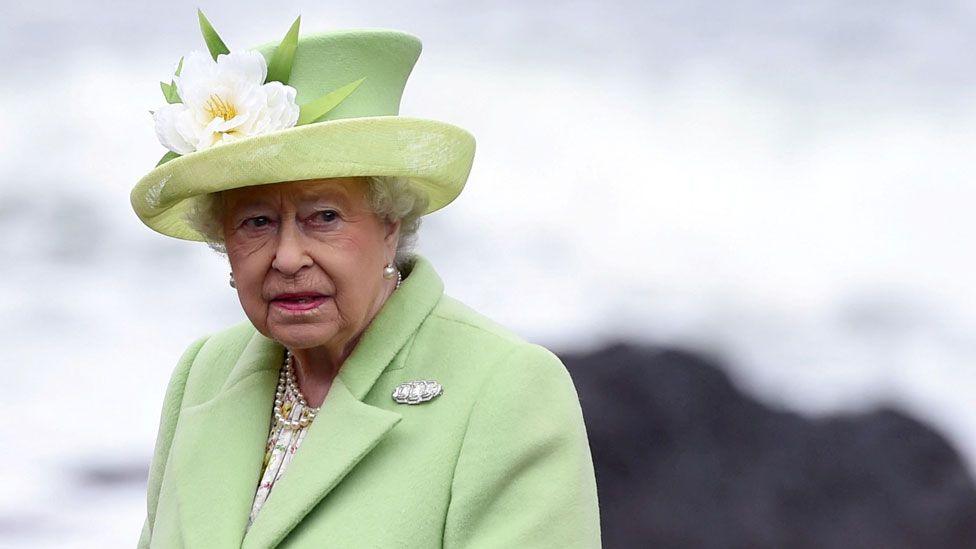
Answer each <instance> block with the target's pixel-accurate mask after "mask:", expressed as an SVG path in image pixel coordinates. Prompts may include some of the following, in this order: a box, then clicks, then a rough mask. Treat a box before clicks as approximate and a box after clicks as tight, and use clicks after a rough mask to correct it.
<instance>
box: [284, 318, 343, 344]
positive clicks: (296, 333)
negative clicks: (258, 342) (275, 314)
mask: <svg viewBox="0 0 976 549" xmlns="http://www.w3.org/2000/svg"><path fill="white" fill-rule="evenodd" d="M268 332H269V333H270V335H271V338H273V339H274V340H275V341H278V342H279V343H281V344H282V345H284V346H286V347H289V348H292V349H308V348H310V347H319V346H322V345H325V344H327V343H328V342H329V341H330V340H331V339H332V338H333V337H334V336H335V334H336V326H335V323H334V322H323V321H319V322H294V321H291V322H269V324H268Z"/></svg>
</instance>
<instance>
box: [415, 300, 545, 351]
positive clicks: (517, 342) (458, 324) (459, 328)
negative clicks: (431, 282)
mask: <svg viewBox="0 0 976 549" xmlns="http://www.w3.org/2000/svg"><path fill="white" fill-rule="evenodd" d="M430 317H431V319H432V321H433V323H434V324H436V325H437V327H438V328H439V329H441V330H450V331H452V332H454V336H455V337H458V338H461V339H462V340H470V341H468V342H469V343H474V342H478V343H485V344H491V345H493V346H497V347H500V348H506V349H512V348H514V347H518V346H521V345H527V344H528V343H527V342H526V341H525V339H524V338H522V337H521V336H519V335H518V334H516V333H515V332H513V331H512V330H510V329H509V328H507V327H505V326H503V325H501V324H499V323H498V322H496V321H494V320H492V319H491V318H488V317H487V316H485V315H483V314H481V313H479V312H478V311H476V310H474V309H472V308H471V307H469V306H468V305H466V304H464V303H462V302H461V301H459V300H457V299H455V298H453V297H451V296H449V295H447V294H444V295H442V296H441V299H440V300H439V301H438V302H437V305H436V306H434V309H433V310H432V311H431V313H430Z"/></svg>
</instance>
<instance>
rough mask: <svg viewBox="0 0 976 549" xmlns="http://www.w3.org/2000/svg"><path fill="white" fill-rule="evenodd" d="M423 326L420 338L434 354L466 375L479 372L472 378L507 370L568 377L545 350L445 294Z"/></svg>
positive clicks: (556, 360)
mask: <svg viewBox="0 0 976 549" xmlns="http://www.w3.org/2000/svg"><path fill="white" fill-rule="evenodd" d="M425 324H426V326H425V331H426V332H427V334H425V337H424V336H421V337H422V339H423V340H424V341H426V342H432V343H431V345H432V346H434V347H437V349H438V352H440V353H442V354H444V355H446V356H451V357H455V358H456V360H454V361H452V364H453V367H454V368H457V369H463V370H468V371H467V373H468V374H471V373H475V372H472V371H471V370H480V371H479V372H477V374H478V375H476V376H475V377H479V378H481V377H484V376H485V375H487V374H489V373H491V372H497V371H507V370H510V369H518V370H521V371H522V372H523V373H524V372H526V371H534V372H535V373H537V374H542V375H554V376H557V377H562V376H567V375H568V372H567V371H566V367H565V366H564V365H563V363H562V361H561V360H560V359H559V358H558V357H556V355H555V354H553V353H552V352H551V351H549V349H547V348H545V347H543V346H542V345H538V344H535V343H531V342H529V341H527V340H526V339H525V338H523V337H522V336H520V335H518V334H516V333H515V332H513V331H512V330H511V329H509V328H507V327H505V326H503V325H502V324H500V323H498V322H496V321H495V320H493V319H491V318H489V317H487V316H485V315H484V314H482V313H480V312H478V311H476V310H474V309H472V308H471V307H469V306H468V305H466V304H464V303H462V302H461V301H459V300H457V299H455V298H453V297H451V296H448V295H446V294H445V295H443V296H442V297H441V299H440V301H439V302H438V303H437V305H436V306H435V307H434V309H433V310H432V311H431V314H430V317H429V318H428V320H427V322H426V323H425Z"/></svg>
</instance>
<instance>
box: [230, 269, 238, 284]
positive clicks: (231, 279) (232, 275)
mask: <svg viewBox="0 0 976 549" xmlns="http://www.w3.org/2000/svg"><path fill="white" fill-rule="evenodd" d="M230 287H231V288H236V287H237V282H235V281H234V271H231V272H230Z"/></svg>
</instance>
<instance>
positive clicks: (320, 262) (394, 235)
mask: <svg viewBox="0 0 976 549" xmlns="http://www.w3.org/2000/svg"><path fill="white" fill-rule="evenodd" d="M366 189H367V183H366V181H365V180H364V179H362V178H353V177H350V178H336V179H317V180H310V181H293V182H288V183H275V184H271V185H259V186H251V187H243V188H239V189H231V190H228V191H224V192H223V199H224V208H223V219H222V222H223V227H224V237H225V244H226V247H227V255H228V258H229V259H230V264H231V269H232V270H233V272H234V280H235V283H236V286H237V293H238V296H239V298H240V301H241V305H242V306H243V308H244V313H245V314H246V315H247V317H248V318H249V319H250V320H251V322H252V323H253V324H254V326H255V327H256V328H257V329H258V331H259V332H261V333H262V334H264V335H265V336H267V337H269V338H272V339H275V340H277V341H279V342H281V343H282V344H283V345H285V346H286V347H288V348H290V349H307V348H311V347H320V346H321V347H326V348H329V349H333V350H334V351H335V352H341V351H342V350H348V347H349V346H351V345H353V344H354V343H355V341H356V339H358V336H359V335H360V334H361V333H362V331H363V330H364V329H365V328H366V326H367V325H368V324H369V322H370V320H372V318H373V315H375V314H376V312H377V311H378V310H379V308H380V307H381V306H382V304H383V301H384V300H385V298H386V297H387V296H388V295H389V292H390V291H391V290H392V288H393V287H392V284H395V281H391V280H388V279H385V278H383V267H385V266H386V265H387V264H388V263H390V262H391V261H392V260H393V258H394V255H395V252H396V244H397V239H398V237H399V228H400V224H399V222H397V223H387V222H385V221H384V220H382V219H380V218H379V217H378V216H377V215H376V214H374V213H373V212H372V210H371V209H370V208H369V205H368V203H367V199H366Z"/></svg>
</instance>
